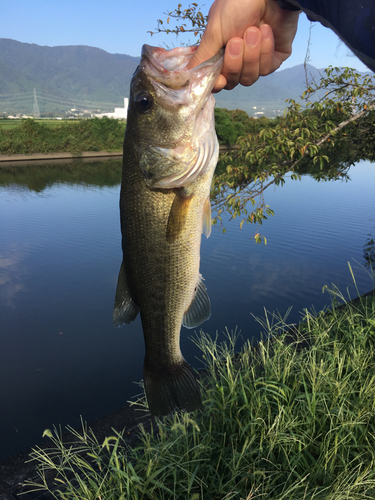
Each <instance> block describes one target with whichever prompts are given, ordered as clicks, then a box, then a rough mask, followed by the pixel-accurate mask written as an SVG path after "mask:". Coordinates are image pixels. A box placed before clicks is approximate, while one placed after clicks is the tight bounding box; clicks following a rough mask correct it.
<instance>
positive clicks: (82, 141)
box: [0, 117, 126, 155]
mask: <svg viewBox="0 0 375 500" xmlns="http://www.w3.org/2000/svg"><path fill="white" fill-rule="evenodd" d="M125 126H126V124H125V122H122V121H119V120H113V119H110V118H106V117H103V118H101V119H99V118H92V119H90V120H77V121H74V122H69V121H68V122H65V121H62V122H61V121H60V122H59V123H54V124H53V126H52V125H51V124H49V123H48V122H42V121H41V122H38V121H36V120H33V119H32V118H28V119H26V120H22V121H21V123H20V124H18V126H12V127H7V126H3V125H2V122H1V121H0V154H3V155H11V154H32V153H59V152H71V153H81V152H83V151H121V150H122V144H123V141H124V133H125Z"/></svg>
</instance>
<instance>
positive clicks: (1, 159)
mask: <svg viewBox="0 0 375 500" xmlns="http://www.w3.org/2000/svg"><path fill="white" fill-rule="evenodd" d="M117 157H122V150H121V151H86V152H83V153H31V154H14V155H0V166H3V165H4V164H10V165H14V166H16V165H17V164H19V163H20V162H22V163H25V162H26V163H30V162H40V161H42V162H44V161H50V160H77V159H79V160H82V159H85V160H86V159H91V158H117Z"/></svg>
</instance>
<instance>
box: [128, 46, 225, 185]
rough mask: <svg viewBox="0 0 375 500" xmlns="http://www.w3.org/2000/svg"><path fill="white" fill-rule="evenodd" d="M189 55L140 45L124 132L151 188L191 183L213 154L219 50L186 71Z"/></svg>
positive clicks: (191, 51) (192, 49)
mask: <svg viewBox="0 0 375 500" xmlns="http://www.w3.org/2000/svg"><path fill="white" fill-rule="evenodd" d="M195 50H196V47H178V48H175V49H172V50H169V51H168V50H165V49H163V48H160V47H151V46H149V45H144V46H143V48H142V57H141V61H140V64H139V66H138V68H137V69H136V71H135V73H134V75H133V78H132V81H131V88H130V99H129V112H128V122H127V133H128V131H129V133H130V134H131V140H132V141H133V143H134V147H135V151H136V155H137V158H138V163H139V167H140V169H141V171H142V173H143V174H144V178H145V181H146V183H147V184H148V185H149V186H150V187H152V188H162V189H172V188H176V187H181V186H186V185H189V184H191V183H192V182H193V181H194V180H195V179H196V178H197V177H198V176H199V175H202V174H203V173H204V172H205V170H206V169H207V168H208V167H209V166H210V165H212V161H211V158H212V155H213V154H214V153H215V154H216V150H217V147H216V145H217V139H216V134H215V125H214V106H215V99H214V97H213V95H212V93H211V91H212V88H213V86H214V84H215V82H216V80H217V78H218V76H219V75H220V73H221V69H222V64H223V51H221V52H220V53H218V54H217V55H215V56H214V57H212V58H211V59H209V60H208V61H205V62H203V63H202V64H200V65H199V66H197V67H195V68H192V69H187V68H186V66H187V65H188V63H189V61H190V59H191V57H192V55H193V54H194V52H195ZM215 163H216V162H215Z"/></svg>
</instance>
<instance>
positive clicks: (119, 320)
mask: <svg viewBox="0 0 375 500" xmlns="http://www.w3.org/2000/svg"><path fill="white" fill-rule="evenodd" d="M138 311H139V308H138V306H137V305H136V304H135V303H134V302H133V299H132V298H131V295H130V292H129V287H128V282H127V279H126V272H125V267H124V262H122V264H121V267H120V272H119V273H118V280H117V289H116V297H115V306H114V308H113V317H112V319H113V324H114V326H115V327H116V328H118V327H119V326H122V325H123V324H125V323H130V322H132V321H133V320H134V319H135V318H136V316H137V314H138Z"/></svg>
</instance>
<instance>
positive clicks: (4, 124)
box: [0, 118, 75, 130]
mask: <svg viewBox="0 0 375 500" xmlns="http://www.w3.org/2000/svg"><path fill="white" fill-rule="evenodd" d="M35 121H36V122H37V123H41V124H43V125H47V126H48V127H56V126H61V125H62V124H63V123H64V124H65V123H75V120H54V119H45V120H42V119H41V120H35ZM21 123H22V120H21V119H12V120H8V119H6V118H3V119H0V127H1V128H2V129H3V130H12V129H14V128H16V127H19V126H20V125H21Z"/></svg>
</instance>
